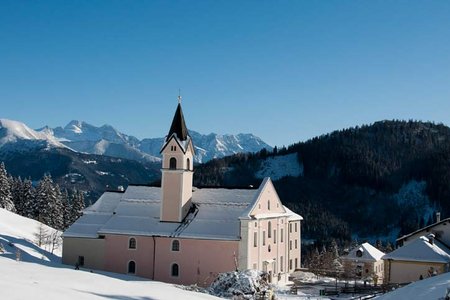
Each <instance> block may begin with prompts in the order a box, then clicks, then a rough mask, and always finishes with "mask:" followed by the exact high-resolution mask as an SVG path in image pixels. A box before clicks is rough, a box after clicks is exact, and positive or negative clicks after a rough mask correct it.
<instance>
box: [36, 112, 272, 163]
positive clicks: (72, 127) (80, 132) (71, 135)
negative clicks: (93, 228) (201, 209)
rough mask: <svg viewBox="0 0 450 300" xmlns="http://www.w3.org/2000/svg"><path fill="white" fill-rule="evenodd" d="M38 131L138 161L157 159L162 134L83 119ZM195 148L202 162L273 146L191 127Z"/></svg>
mask: <svg viewBox="0 0 450 300" xmlns="http://www.w3.org/2000/svg"><path fill="white" fill-rule="evenodd" d="M38 131H39V132H41V133H43V134H46V135H48V136H53V137H54V138H55V139H56V140H58V141H60V142H61V143H63V144H64V145H67V146H68V147H70V148H71V149H74V150H76V151H79V152H85V153H91V154H102V155H109V156H116V157H121V158H127V159H134V160H138V161H150V162H155V161H158V160H160V154H159V151H160V150H161V146H162V144H163V141H164V138H162V137H160V138H146V139H143V140H139V139H138V138H136V137H134V136H131V135H126V134H123V133H121V132H119V131H118V130H117V129H115V128H114V127H112V126H110V125H103V126H101V127H96V126H93V125H90V124H88V123H86V122H82V121H76V120H74V121H71V122H70V123H69V124H67V125H66V126H65V127H64V128H63V127H56V128H54V129H52V128H49V127H44V128H41V129H38ZM190 135H191V136H192V138H193V140H194V145H195V148H196V154H195V160H196V162H199V163H202V162H206V161H208V160H210V159H213V158H220V157H223V156H226V155H231V154H235V153H239V152H256V151H259V150H261V149H263V148H266V149H268V150H270V149H272V147H271V146H269V145H268V144H266V143H265V142H264V141H262V140H261V139H260V138H258V137H256V136H254V135H252V134H238V135H231V134H227V135H219V134H215V133H211V134H208V135H203V134H200V133H198V132H195V131H190Z"/></svg>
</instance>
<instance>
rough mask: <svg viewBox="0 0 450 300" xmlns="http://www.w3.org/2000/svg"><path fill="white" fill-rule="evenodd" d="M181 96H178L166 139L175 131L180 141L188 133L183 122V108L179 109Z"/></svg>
mask: <svg viewBox="0 0 450 300" xmlns="http://www.w3.org/2000/svg"><path fill="white" fill-rule="evenodd" d="M180 100H181V96H178V101H179V102H178V106H177V110H176V111H175V115H174V116H173V120H172V125H171V126H170V130H169V134H168V135H167V140H168V139H170V137H171V136H172V135H173V134H174V133H175V134H176V135H177V138H178V139H179V140H180V141H185V140H187V137H188V135H189V133H188V130H187V127H186V123H185V122H184V116H183V110H182V109H181V103H180V102H181V101H180Z"/></svg>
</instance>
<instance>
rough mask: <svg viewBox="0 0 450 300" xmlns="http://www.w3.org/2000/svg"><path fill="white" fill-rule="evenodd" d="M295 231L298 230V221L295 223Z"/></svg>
mask: <svg viewBox="0 0 450 300" xmlns="http://www.w3.org/2000/svg"><path fill="white" fill-rule="evenodd" d="M295 232H297V223H295Z"/></svg>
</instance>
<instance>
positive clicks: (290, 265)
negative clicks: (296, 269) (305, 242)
mask: <svg viewBox="0 0 450 300" xmlns="http://www.w3.org/2000/svg"><path fill="white" fill-rule="evenodd" d="M289 270H292V259H290V260H289Z"/></svg>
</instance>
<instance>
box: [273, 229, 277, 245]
mask: <svg viewBox="0 0 450 300" xmlns="http://www.w3.org/2000/svg"><path fill="white" fill-rule="evenodd" d="M273 243H274V244H276V243H277V230H276V229H274V230H273Z"/></svg>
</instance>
